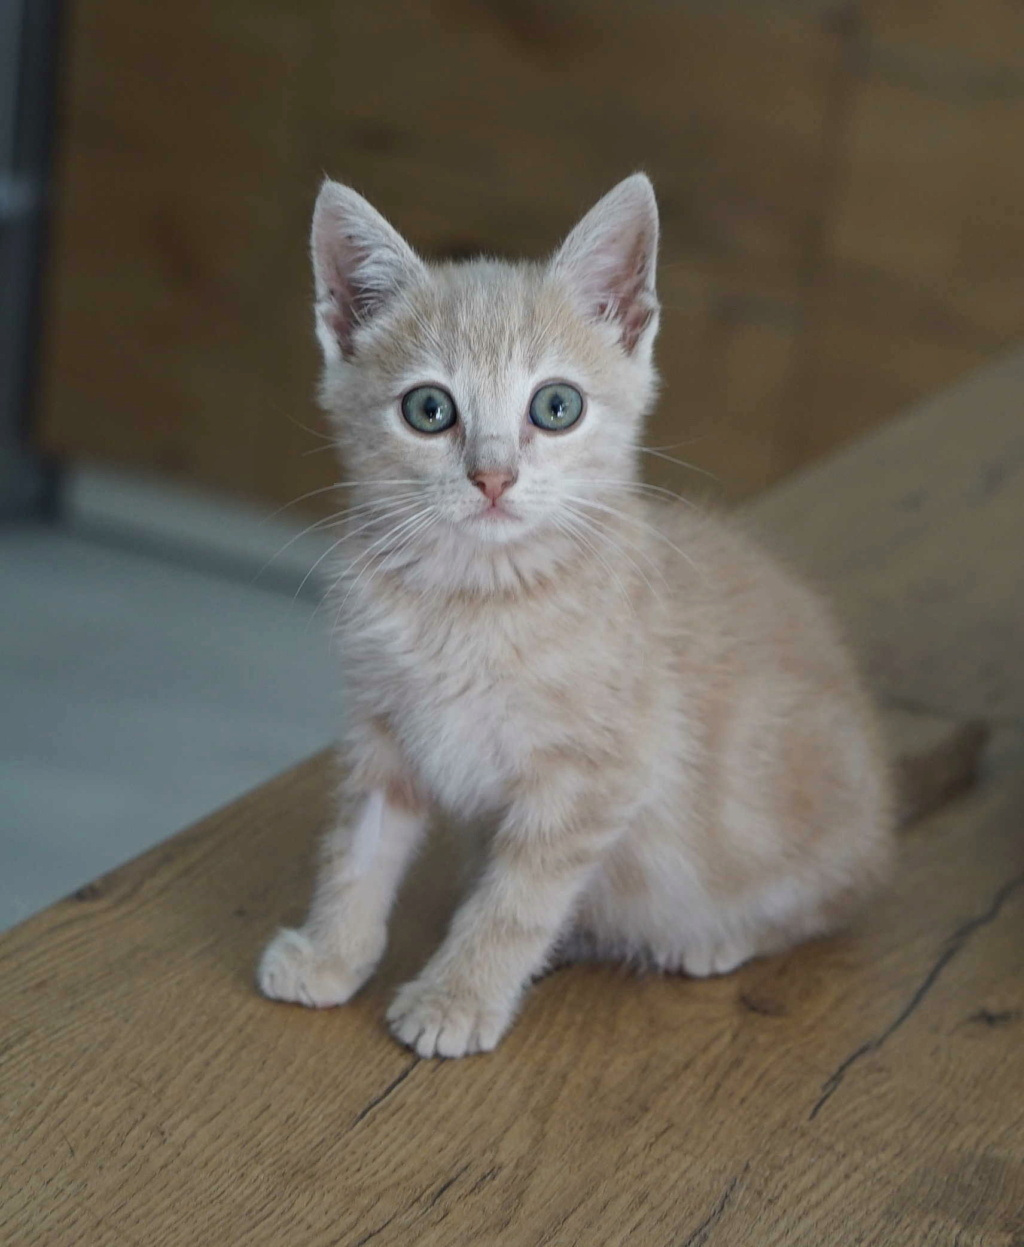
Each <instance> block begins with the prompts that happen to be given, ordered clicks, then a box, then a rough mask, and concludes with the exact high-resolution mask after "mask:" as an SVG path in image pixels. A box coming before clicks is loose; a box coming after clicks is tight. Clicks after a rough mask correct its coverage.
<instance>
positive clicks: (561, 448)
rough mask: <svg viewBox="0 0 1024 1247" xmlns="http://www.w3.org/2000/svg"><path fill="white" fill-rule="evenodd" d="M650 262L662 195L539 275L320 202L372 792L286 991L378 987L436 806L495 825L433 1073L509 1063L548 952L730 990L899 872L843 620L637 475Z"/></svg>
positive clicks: (363, 801)
mask: <svg viewBox="0 0 1024 1247" xmlns="http://www.w3.org/2000/svg"><path fill="white" fill-rule="evenodd" d="M657 242H658V216H657V207H656V204H655V200H654V193H653V191H652V189H651V184H650V182H649V181H648V180H647V178H646V177H644V176H642V175H640V174H637V175H635V176H634V177H630V178H627V179H626V180H625V181H624V182H622V183H620V184H619V185H618V186H617V187H615V189H614V190H612V191H611V192H610V193H609V194H608V195H606V196H605V197H604V199H602V200H601V201H600V202H599V203H598V204H597V205H596V207H594V208H593V209H592V210H591V211H590V212H589V213H588V214H587V215H586V216H585V217H584V218H583V220H582V221H581V222H580V224H579V225H577V226H576V228H575V229H574V230H573V231H572V233H571V234H570V235H569V237H568V239H567V240H566V242H565V243H564V244H563V246H562V247H561V249H560V250H559V251H558V252H557V254H556V255H555V256H554V258H553V259H552V260H551V261H550V262H549V263H545V264H506V263H499V262H497V261H493V260H474V261H471V262H469V263H460V264H440V265H432V264H427V263H425V262H424V261H423V260H421V259H420V258H419V257H418V256H417V255H416V254H415V253H414V252H413V251H412V250H411V248H410V247H409V246H408V245H407V244H406V242H405V241H404V240H403V239H402V238H401V237H400V236H399V234H397V233H396V232H395V230H394V229H392V228H391V226H390V225H388V223H387V222H386V221H385V220H384V219H383V218H382V217H381V216H380V215H379V214H378V213H377V212H376V211H375V210H374V209H373V208H372V207H371V206H370V205H369V204H368V203H367V202H366V201H365V200H364V199H362V198H361V197H360V196H359V195H357V194H356V193H355V192H354V191H351V190H349V189H348V188H347V187H344V186H340V185H338V184H337V183H334V182H327V183H325V185H324V187H323V189H322V190H321V192H320V197H319V199H318V201H317V205H316V212H315V215H314V218H313V233H312V253H313V270H314V275H315V279H316V327H317V335H318V337H319V340H320V344H321V346H322V348H323V353H324V374H323V385H322V391H321V393H322V401H323V404H324V407H325V409H326V411H327V412H328V414H329V415H330V417H331V419H332V421H333V424H334V428H335V430H336V434H337V440H338V444H339V447H340V450H341V454H342V457H343V459H344V462H345V464H346V466H347V468H348V471H349V473H350V476H351V480H352V489H351V492H352V495H353V499H352V500H353V502H354V503H355V509H354V510H353V511H352V512H351V518H350V519H349V521H348V524H349V532H348V535H347V536H346V537H345V539H344V541H343V544H342V549H343V553H344V564H343V566H342V567H341V568H340V569H339V581H338V584H337V586H336V588H335V591H334V595H333V598H332V605H333V609H334V611H335V613H336V617H337V622H338V633H339V637H338V640H339V644H340V650H341V657H342V675H343V688H344V709H345V712H346V720H347V722H346V730H345V735H344V739H343V743H342V755H343V760H344V764H345V772H346V776H347V778H346V780H345V781H344V792H343V794H342V797H341V803H340V812H339V814H338V818H337V823H336V826H335V828H334V830H333V831H331V832H330V834H329V835H328V837H327V841H326V847H325V852H324V856H323V861H322V864H321V866H320V873H319V877H318V879H317V883H316V889H315V895H314V897H313V901H312V906H311V908H310V912H309V916H308V918H307V920H306V922H305V925H304V926H303V927H301V928H300V929H299V930H282V931H280V932H279V933H278V934H277V936H276V937H275V938H274V939H273V940H272V941H271V943H270V945H269V946H268V947H267V949H266V951H265V953H264V955H263V959H262V961H261V963H260V966H259V971H258V981H259V986H260V988H261V989H262V991H263V992H264V993H265V994H266V995H268V996H271V997H274V998H275V999H278V1000H291V1001H296V1002H298V1003H301V1004H305V1005H312V1006H324V1005H340V1004H344V1002H345V1001H347V1000H348V999H349V998H350V997H351V996H352V995H353V993H354V992H357V991H358V990H359V988H360V987H361V986H362V985H363V983H365V982H366V980H367V978H369V976H370V975H371V974H372V973H373V971H374V968H375V966H376V965H377V963H378V961H379V960H380V957H381V954H382V952H383V950H384V946H385V941H386V930H387V921H388V914H389V910H390V908H391V905H392V902H393V900H394V897H395V892H396V890H397V888H398V886H399V883H400V881H401V879H402V876H403V873H404V871H405V868H406V866H407V865H408V863H409V860H410V858H411V856H412V854H413V853H414V852H415V850H416V846H417V843H418V842H419V840H420V838H421V837H422V836H423V835H424V832H425V829H426V825H427V820H428V817H429V815H430V813H431V811H432V810H435V809H439V810H443V811H445V812H447V813H449V814H450V815H454V816H456V817H458V818H462V819H468V818H470V817H475V816H478V815H481V814H490V815H492V816H493V819H494V825H495V830H494V834H493V838H492V839H491V841H490V843H489V847H488V858H487V863H486V866H485V868H484V869H483V871H482V873H481V874H480V876H479V878H478V879H477V880H476V883H475V886H474V887H473V889H472V891H471V892H470V894H469V895H468V897H467V899H466V900H465V901H464V903H463V904H462V906H461V908H460V909H459V910H458V911H457V913H456V914H455V916H454V918H453V920H452V923H451V926H450V929H449V931H448V934H447V936H446V938H445V940H444V942H443V943H442V945H441V947H440V949H439V950H438V951H437V952H436V953H435V954H434V956H433V957H432V958H431V959H430V961H429V962H428V963H427V965H426V966H425V968H424V969H423V970H422V972H421V973H420V975H419V976H418V977H417V978H416V979H414V980H413V981H412V982H411V983H408V984H406V985H405V986H404V987H403V988H401V990H400V991H399V992H398V994H397V995H396V997H395V999H394V1002H393V1004H392V1005H391V1008H390V1009H389V1011H388V1021H389V1023H390V1026H391V1030H392V1032H393V1033H394V1035H395V1036H396V1038H398V1039H399V1040H401V1041H402V1043H405V1044H408V1045H409V1046H410V1047H412V1048H414V1049H415V1050H416V1052H418V1053H419V1054H420V1055H421V1056H435V1055H437V1056H445V1057H456V1056H462V1055H464V1054H466V1053H471V1052H486V1051H489V1050H490V1049H492V1048H493V1047H494V1046H495V1044H496V1043H497V1042H498V1040H499V1039H500V1038H501V1036H502V1035H503V1034H504V1032H505V1031H506V1029H507V1028H508V1026H509V1024H510V1022H511V1020H512V1017H513V1015H514V1013H515V1011H516V1007H517V1005H518V1004H519V1002H520V1000H521V999H522V996H523V993H524V991H525V989H526V987H527V986H528V984H529V983H530V980H531V978H533V977H535V976H536V975H537V974H538V973H539V972H541V971H542V970H543V969H544V968H545V966H547V965H550V964H552V962H553V961H555V960H566V959H572V958H574V957H585V956H587V957H601V958H623V959H628V960H630V961H632V962H638V963H642V964H644V965H650V966H654V967H658V968H660V969H663V970H676V971H683V972H685V973H686V974H690V975H709V974H725V973H727V972H728V971H730V970H733V969H735V968H736V967H737V966H739V965H742V964H743V962H745V961H747V960H748V959H749V958H751V957H756V956H760V955H763V954H765V953H773V952H776V951H779V950H781V949H784V948H787V947H788V946H790V945H792V944H793V943H795V942H797V941H799V940H804V939H807V938H808V937H811V936H816V935H820V934H821V933H823V932H826V931H829V930H831V929H833V928H834V927H835V926H836V925H837V924H839V923H840V922H842V920H843V919H844V918H845V917H846V916H847V915H848V914H849V913H850V911H851V909H852V908H853V906H854V905H855V904H856V903H857V902H858V901H859V900H860V899H861V898H862V897H863V896H864V894H865V893H867V892H868V891H869V890H870V889H871V888H873V887H874V886H875V885H876V883H877V882H878V881H879V880H880V879H881V878H882V877H884V875H885V872H886V869H887V866H888V864H889V860H890V856H891V849H892V844H893V831H892V817H891V813H890V807H891V802H890V794H889V786H888V779H887V774H886V769H885V766H884V764H883V760H882V753H881V749H880V747H879V744H878V742H877V740H876V732H875V727H874V724H873V720H872V715H871V710H870V707H869V705H868V702H867V700H866V697H865V694H864V692H863V690H862V687H861V684H860V682H859V680H858V677H857V674H856V672H855V670H854V667H853V665H852V663H851V660H850V658H849V656H848V655H847V652H846V650H845V649H844V647H843V645H842V643H841V642H840V640H839V638H838V636H837V634H836V632H835V630H834V627H833V625H832V623H831V621H830V619H829V616H828V614H827V612H826V610H825V609H824V607H823V606H822V604H821V603H820V602H819V601H818V599H817V598H816V597H815V596H814V595H813V594H812V593H811V592H810V591H809V590H808V589H807V588H805V587H804V586H803V585H802V584H800V583H799V582H798V581H796V580H794V579H793V578H792V576H791V575H790V574H789V573H788V572H786V571H784V570H782V569H781V568H780V567H779V566H777V565H776V564H775V563H773V562H772V561H771V559H770V558H768V557H767V556H766V555H765V554H764V553H763V552H762V551H761V550H759V549H758V548H757V547H756V546H754V545H752V544H751V543H750V542H749V541H748V540H747V539H746V538H745V537H744V536H743V535H742V534H741V533H739V532H738V531H736V529H735V528H734V527H733V525H732V524H730V523H726V522H723V521H721V520H717V519H714V520H713V519H711V518H708V517H706V516H703V515H700V514H697V513H696V512H695V511H692V510H686V509H684V508H683V507H682V506H681V505H679V504H676V503H673V504H671V505H666V504H665V503H662V502H660V501H658V497H659V495H658V494H657V493H656V492H655V491H654V490H653V489H652V487H649V486H644V485H642V484H641V483H640V471H639V468H638V459H639V453H638V446H639V441H640V434H641V428H642V424H643V419H644V416H645V414H646V413H647V411H648V409H649V408H650V406H651V403H652V400H653V397H654V393H655V388H656V374H655V370H654V365H653V363H652V358H651V356H652V347H653V344H654V338H655V334H656V333H657V329H658V302H657V298H656V295H655V260H656V253H657Z"/></svg>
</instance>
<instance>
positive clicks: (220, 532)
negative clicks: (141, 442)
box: [0, 473, 338, 928]
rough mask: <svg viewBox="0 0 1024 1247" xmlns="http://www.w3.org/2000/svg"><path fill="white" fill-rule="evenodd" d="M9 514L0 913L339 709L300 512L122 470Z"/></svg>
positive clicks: (197, 813) (145, 842) (64, 883)
mask: <svg viewBox="0 0 1024 1247" xmlns="http://www.w3.org/2000/svg"><path fill="white" fill-rule="evenodd" d="M68 499H69V507H68V516H67V519H66V521H64V522H62V523H61V524H59V525H57V526H56V527H43V526H9V527H4V528H0V928H3V927H6V926H9V925H11V924H13V923H15V922H18V921H20V920H21V919H22V918H24V917H27V916H28V915H29V914H30V913H32V912H34V911H35V910H37V909H39V908H41V907H42V906H44V905H47V904H49V903H50V902H51V901H53V900H55V899H57V898H58V897H60V896H62V895H65V894H66V893H67V892H69V891H71V890H72V889H74V888H76V887H78V886H79V885H81V884H82V883H85V882H87V881H88V880H89V879H91V878H93V877H95V876H96V875H97V874H100V873H101V872H103V871H105V870H108V869H110V868H111V867H113V866H116V865H118V864H119V863H121V862H123V861H125V860H127V859H128V858H130V857H133V856H134V855H135V854H137V853H139V852H141V851H142V850H144V849H146V848H148V847H150V846H151V845H153V844H155V843H156V842H157V841H159V840H161V839H163V838H165V837H166V836H169V835H172V834H173V833H174V832H175V831H178V830H179V829H180V828H181V827H183V826H186V825H187V824H189V823H191V822H193V821H195V820H196V819H198V818H201V817H202V816H203V815H204V814H207V813H209V812H210V811H211V810H213V809H215V808H216V807H217V806H220V805H222V804H224V803H225V802H227V801H230V800H231V799H232V798H234V797H236V796H238V795H239V794H240V793H242V792H244V791H246V790H247V789H249V788H251V787H253V786H254V785H256V784H258V783H260V782H261V781H262V780H265V779H267V778H269V777H270V776H271V775H273V774H275V773H276V772H278V771H280V770H282V769H283V768H284V767H286V766H288V765H289V764H290V763H292V762H295V761H297V760H298V759H299V758H302V757H304V756H305V755H307V754H309V753H311V752H312V751H314V750H316V749H319V748H321V747H322V746H324V745H325V744H327V743H328V742H329V741H330V740H331V738H332V736H333V735H334V731H335V726H336V722H337V718H338V705H337V698H336V694H335V692H334V686H333V683H332V670H331V660H330V655H329V651H328V644H327V635H326V633H327V626H326V621H325V620H324V619H323V615H322V612H321V613H320V614H316V609H315V597H314V594H313V593H312V592H310V590H311V587H312V586H311V585H307V587H306V589H305V590H304V591H303V592H302V594H301V595H300V596H298V597H296V596H295V591H296V589H297V587H298V582H299V581H300V580H301V578H302V575H304V574H305V571H306V570H308V568H309V567H310V566H311V565H312V563H313V561H315V559H316V557H318V554H319V552H321V551H322V550H323V549H324V548H325V543H324V541H323V539H322V538H317V537H309V538H305V539H300V540H299V541H295V542H293V543H292V544H291V545H290V546H289V548H288V550H287V551H286V552H285V553H284V554H283V555H282V556H280V557H279V558H278V559H275V560H274V562H273V563H271V565H270V567H269V568H267V569H265V570H263V572H262V574H261V569H262V568H264V565H265V564H266V562H267V559H268V558H270V557H271V555H273V554H274V551H275V550H280V548H281V546H282V545H283V544H284V543H285V542H286V541H291V540H292V538H293V537H294V536H295V535H296V534H297V533H298V532H300V531H301V528H300V526H299V525H297V524H295V523H291V524H289V523H286V522H284V521H282V520H280V519H276V520H274V521H272V522H270V523H269V525H268V523H267V522H266V521H265V520H264V518H263V517H262V516H261V515H260V513H259V512H253V511H247V510H246V509H245V508H241V507H237V506H231V505H228V504H224V503H221V502H218V501H216V500H211V499H206V498H202V497H201V496H199V495H189V494H185V493H182V492H180V491H168V490H167V489H165V488H164V487H161V486H158V485H155V484H153V483H149V482H141V481H136V480H132V479H131V478H126V477H117V476H115V475H113V474H104V473H83V474H78V475H77V476H76V477H75V478H74V479H73V480H72V482H71V486H70V489H69V492H68Z"/></svg>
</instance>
